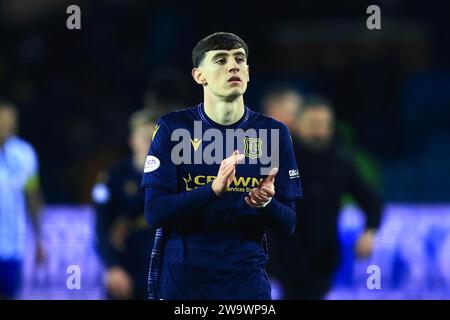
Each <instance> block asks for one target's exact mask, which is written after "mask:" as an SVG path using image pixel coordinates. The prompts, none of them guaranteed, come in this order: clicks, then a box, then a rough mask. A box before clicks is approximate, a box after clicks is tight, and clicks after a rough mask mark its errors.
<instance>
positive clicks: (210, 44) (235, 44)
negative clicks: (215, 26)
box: [192, 32, 248, 68]
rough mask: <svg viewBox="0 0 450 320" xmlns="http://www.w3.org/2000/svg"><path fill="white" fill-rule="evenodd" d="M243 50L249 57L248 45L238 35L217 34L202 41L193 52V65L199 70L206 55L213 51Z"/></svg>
mask: <svg viewBox="0 0 450 320" xmlns="http://www.w3.org/2000/svg"><path fill="white" fill-rule="evenodd" d="M239 48H242V49H244V50H245V55H246V56H247V57H248V47H247V44H246V43H245V42H244V40H242V39H241V38H239V37H238V36H237V35H235V34H233V33H229V32H216V33H213V34H211V35H209V36H207V37H206V38H204V39H202V40H200V41H199V42H198V43H197V45H196V46H195V47H194V49H193V50H192V63H193V64H194V67H195V68H197V67H198V66H199V65H200V63H201V62H202V60H203V58H204V57H205V54H206V53H207V52H208V51H211V50H231V49H239Z"/></svg>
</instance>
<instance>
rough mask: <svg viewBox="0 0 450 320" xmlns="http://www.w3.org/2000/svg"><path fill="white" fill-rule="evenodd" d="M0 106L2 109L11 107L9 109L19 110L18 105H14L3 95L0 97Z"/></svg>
mask: <svg viewBox="0 0 450 320" xmlns="http://www.w3.org/2000/svg"><path fill="white" fill-rule="evenodd" d="M0 108H1V109H9V110H12V111H13V112H17V110H16V106H15V105H14V103H13V102H12V101H10V100H7V99H5V98H3V97H0Z"/></svg>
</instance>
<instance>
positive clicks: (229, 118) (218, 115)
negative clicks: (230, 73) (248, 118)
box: [204, 95, 245, 126]
mask: <svg viewBox="0 0 450 320" xmlns="http://www.w3.org/2000/svg"><path fill="white" fill-rule="evenodd" d="M204 107H205V113H206V115H207V116H208V117H209V118H210V119H212V120H213V121H214V122H216V123H218V124H221V125H224V126H227V125H231V124H233V123H236V122H237V121H239V119H241V118H242V116H243V115H244V112H245V106H244V97H243V96H239V97H237V98H236V99H235V100H232V101H223V100H219V99H218V98H217V97H207V95H205V103H204Z"/></svg>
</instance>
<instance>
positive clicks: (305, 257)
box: [269, 96, 382, 299]
mask: <svg viewBox="0 0 450 320" xmlns="http://www.w3.org/2000/svg"><path fill="white" fill-rule="evenodd" d="M334 122H335V119H334V112H333V109H332V107H331V104H330V102H328V101H327V100H326V99H324V98H321V97H318V96H316V97H310V98H309V99H308V100H307V101H306V103H305V105H304V106H303V107H302V110H301V112H300V117H299V118H298V125H299V126H298V138H299V139H293V143H294V150H295V152H296V157H297V163H298V166H299V170H300V177H301V179H302V187H303V199H302V200H300V201H298V202H297V204H296V211H297V221H298V224H297V228H296V231H295V233H294V236H293V238H291V239H288V240H283V241H282V240H280V239H278V238H276V235H272V237H271V238H272V245H271V246H272V250H271V251H272V261H273V262H274V263H273V265H272V266H271V267H270V268H269V271H270V273H271V276H272V277H273V278H275V279H276V280H278V281H280V282H281V285H282V287H283V292H284V294H283V298H284V299H322V298H324V297H325V295H326V294H327V292H328V291H329V290H330V288H331V286H332V284H333V277H334V273H335V271H336V269H337V267H338V264H339V262H340V243H339V237H338V213H339V211H340V206H341V200H342V196H343V195H344V194H347V193H349V194H351V195H352V196H353V197H354V199H355V200H356V201H357V202H358V204H359V205H360V206H361V209H362V210H363V211H364V213H365V215H366V225H365V231H364V232H363V233H362V234H361V235H360V237H359V239H358V240H357V243H356V246H355V253H356V255H357V256H358V257H361V258H362V257H367V256H369V255H370V254H371V252H372V249H373V241H374V236H375V233H376V230H377V228H378V226H379V224H380V218H381V211H382V202H381V200H380V199H379V197H378V196H377V194H376V193H375V192H374V191H373V190H371V188H370V187H369V185H368V184H367V183H366V182H365V181H363V179H362V177H361V175H360V174H359V172H358V170H357V168H356V165H355V163H354V161H353V159H352V158H351V157H350V156H349V154H348V152H347V151H346V150H344V148H342V147H340V146H339V145H337V144H336V143H335V142H334V139H333V136H334ZM269 242H270V241H269Z"/></svg>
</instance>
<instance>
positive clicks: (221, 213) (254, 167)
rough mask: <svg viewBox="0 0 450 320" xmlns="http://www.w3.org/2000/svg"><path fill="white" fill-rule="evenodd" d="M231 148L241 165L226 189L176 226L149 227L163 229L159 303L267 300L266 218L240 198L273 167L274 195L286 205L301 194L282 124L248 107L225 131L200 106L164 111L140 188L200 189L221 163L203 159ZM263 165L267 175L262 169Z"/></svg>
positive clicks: (220, 155)
mask: <svg viewBox="0 0 450 320" xmlns="http://www.w3.org/2000/svg"><path fill="white" fill-rule="evenodd" d="M180 129H181V131H180ZM183 129H184V130H183ZM211 129H215V130H212V131H211ZM239 130H241V131H239ZM230 132H235V133H236V134H235V136H234V137H231V136H230ZM187 133H188V134H189V138H188V139H186V134H187ZM227 133H228V135H227ZM181 137H183V138H181ZM230 137H231V138H230ZM227 139H228V140H230V139H231V140H232V143H231V142H230V141H227ZM218 140H220V141H218ZM227 143H228V147H229V148H228V149H229V150H227ZM220 145H222V146H223V148H220ZM180 146H183V147H184V149H180ZM214 146H215V147H214ZM217 146H219V147H217ZM213 147H214V148H213ZM235 149H239V151H240V153H242V154H244V155H245V160H244V161H243V162H242V163H240V164H238V165H237V167H236V176H235V179H234V181H233V182H232V183H231V185H230V187H229V188H228V190H227V192H225V193H224V194H223V195H222V196H221V197H214V198H213V200H212V201H211V202H209V203H208V204H206V205H203V206H201V207H200V208H198V206H192V207H194V209H192V208H191V206H185V207H183V208H182V210H180V211H182V212H180V214H179V215H178V218H177V219H176V221H170V223H169V222H168V223H166V225H160V226H154V227H163V228H164V230H165V235H166V239H165V241H164V244H163V248H162V261H161V270H160V279H159V289H160V293H159V297H160V298H162V299H270V284H269V281H268V278H267V275H266V273H265V270H264V268H265V265H266V263H267V252H266V251H265V247H264V245H263V239H264V235H265V228H266V225H268V220H267V218H266V217H265V216H264V215H263V214H262V213H261V210H262V209H256V208H251V207H250V206H248V205H247V203H246V202H245V201H244V198H245V197H246V196H248V193H249V191H250V190H251V189H252V188H254V187H256V186H257V185H258V184H259V182H260V181H261V180H262V179H263V178H264V177H265V174H267V172H268V171H269V169H270V168H271V167H274V166H277V167H278V168H279V171H278V174H277V175H276V178H275V197H274V198H275V199H276V200H277V201H280V202H281V203H290V202H292V201H294V200H296V199H298V198H300V197H301V193H302V192H301V187H300V179H299V174H298V168H297V164H296V160H295V156H294V151H293V147H292V140H291V137H290V134H289V131H288V129H287V127H286V126H285V125H284V124H282V123H280V122H278V121H275V120H274V119H272V118H269V117H267V116H264V115H262V114H260V113H257V112H253V111H251V110H250V109H249V108H248V107H245V112H244V115H243V116H242V118H241V119H240V120H239V121H237V122H236V123H234V124H232V125H227V126H224V125H220V124H218V123H215V122H214V121H213V120H211V119H210V118H209V117H208V116H207V115H206V113H205V111H204V107H203V104H200V105H198V106H196V107H194V108H190V109H185V110H181V111H176V112H171V113H168V114H166V115H164V116H163V117H161V118H160V119H159V121H158V122H157V127H156V129H155V133H154V135H153V141H152V144H151V147H150V150H149V153H148V156H147V161H146V165H145V169H144V175H143V179H142V187H143V188H146V191H147V190H159V191H160V192H161V194H180V193H185V192H191V191H192V190H194V189H196V188H199V187H204V186H206V185H207V184H210V183H212V181H213V180H214V178H215V176H216V175H217V172H218V170H219V166H220V161H217V163H211V162H212V160H211V159H210V158H208V155H213V156H214V157H215V159H221V160H222V159H225V158H226V157H228V156H230V155H231V153H232V152H233V150H235ZM174 150H176V151H177V152H174ZM277 157H278V161H276V158H277ZM182 159H184V161H182ZM268 159H272V162H271V163H268ZM180 162H182V163H180ZM262 167H264V168H267V172H261V168H262ZM263 173H264V174H263ZM163 211H164V210H162V212H158V214H162V215H163V214H164V212H163ZM149 214H150V215H152V214H155V213H153V212H149ZM148 220H149V219H148ZM269 227H270V225H269Z"/></svg>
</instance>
